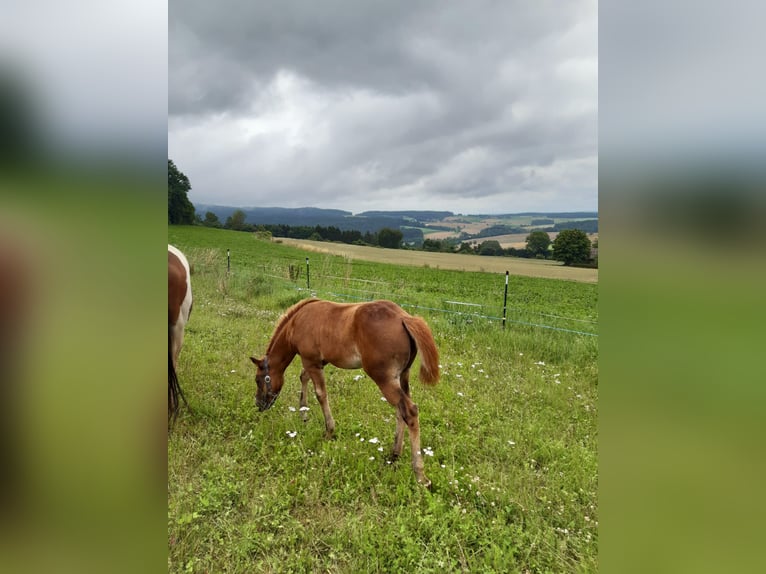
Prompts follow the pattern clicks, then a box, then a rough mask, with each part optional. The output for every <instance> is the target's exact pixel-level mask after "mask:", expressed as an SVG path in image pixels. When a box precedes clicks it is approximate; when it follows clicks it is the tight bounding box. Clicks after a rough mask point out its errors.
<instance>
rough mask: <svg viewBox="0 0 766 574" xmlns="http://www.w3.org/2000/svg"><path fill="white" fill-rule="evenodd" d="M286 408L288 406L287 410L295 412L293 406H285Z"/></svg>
mask: <svg viewBox="0 0 766 574" xmlns="http://www.w3.org/2000/svg"><path fill="white" fill-rule="evenodd" d="M287 408H288V410H289V411H290V412H291V413H294V412H295V407H287Z"/></svg>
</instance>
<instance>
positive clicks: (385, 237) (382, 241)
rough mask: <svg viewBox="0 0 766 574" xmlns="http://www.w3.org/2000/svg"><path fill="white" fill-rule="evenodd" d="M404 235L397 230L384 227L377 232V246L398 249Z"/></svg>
mask: <svg viewBox="0 0 766 574" xmlns="http://www.w3.org/2000/svg"><path fill="white" fill-rule="evenodd" d="M403 238H404V234H403V233H402V232H401V231H399V230H398V229H391V228H389V227H384V228H383V229H381V230H380V231H378V245H380V246H381V247H388V248H389V249H399V247H401V245H402V239H403Z"/></svg>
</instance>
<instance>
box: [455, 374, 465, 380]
mask: <svg viewBox="0 0 766 574" xmlns="http://www.w3.org/2000/svg"><path fill="white" fill-rule="evenodd" d="M455 376H456V377H457V378H458V379H462V378H463V375H455Z"/></svg>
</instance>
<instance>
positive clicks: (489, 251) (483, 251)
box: [479, 239, 504, 255]
mask: <svg viewBox="0 0 766 574" xmlns="http://www.w3.org/2000/svg"><path fill="white" fill-rule="evenodd" d="M503 253H504V252H503V248H502V247H501V245H500V242H499V241H498V240H497V239H490V240H488V241H482V242H481V243H480V244H479V255H503Z"/></svg>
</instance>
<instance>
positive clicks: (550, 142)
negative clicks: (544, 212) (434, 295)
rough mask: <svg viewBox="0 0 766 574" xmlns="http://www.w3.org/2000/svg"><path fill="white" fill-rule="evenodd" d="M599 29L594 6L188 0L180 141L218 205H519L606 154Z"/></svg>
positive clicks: (176, 117) (176, 93)
mask: <svg viewBox="0 0 766 574" xmlns="http://www.w3.org/2000/svg"><path fill="white" fill-rule="evenodd" d="M596 26H597V21H596V12H595V3H594V2H576V3H565V4H561V5H559V4H555V5H554V4H550V5H547V4H544V3H532V4H530V3H526V2H491V1H487V2H471V3H462V2H461V3H449V4H439V5H437V4H435V3H433V2H380V3H367V2H343V1H340V0H337V1H334V2H322V3H317V2H295V1H290V2H281V3H265V2H226V3H211V2H202V1H201V0H195V1H191V2H187V1H180V0H172V1H171V3H170V10H169V31H170V37H169V40H170V48H169V78H170V81H169V101H168V113H169V132H168V142H169V152H170V155H171V157H173V158H174V160H176V163H177V164H178V165H179V167H180V168H181V169H182V170H183V171H184V172H185V173H187V175H189V177H190V178H191V181H192V186H193V193H192V200H194V199H195V197H196V198H197V200H199V201H203V202H205V203H214V202H215V203H237V204H240V205H246V204H249V203H250V204H253V203H261V204H265V203H264V202H267V203H271V204H273V205H277V204H279V205H288V204H289V205H305V204H313V203H314V202H316V201H320V200H323V201H325V200H326V201H330V202H335V205H334V206H341V207H342V206H344V205H345V206H346V207H347V208H349V209H355V208H356V206H361V207H362V208H364V206H365V205H366V203H367V202H369V201H372V200H375V201H378V199H377V198H380V199H379V201H380V202H384V201H385V198H386V197H388V198H391V197H394V196H397V194H404V195H403V196H404V198H405V199H406V200H407V201H409V202H411V203H412V204H424V203H426V202H430V204H431V205H432V206H433V204H434V203H438V201H439V198H445V200H446V198H461V197H462V198H467V199H470V198H482V197H493V196H498V197H501V198H504V199H503V201H505V202H506V203H507V204H508V208H507V209H512V206H511V204H512V203H513V199H512V198H513V197H514V195H513V194H514V193H517V192H519V191H523V190H524V189H526V190H534V189H537V187H536V186H540V185H542V183H541V182H542V181H543V180H542V178H541V177H540V176H539V172H535V168H543V169H546V168H547V167H549V166H552V165H554V164H556V165H560V166H569V165H572V164H571V160H573V159H581V158H584V157H590V158H592V159H595V156H596V138H597V126H596V114H597V107H598V103H597V86H596V83H597V63H596V55H597V39H596V34H597V28H596ZM200 140H203V141H200ZM592 165H593V166H594V167H593V172H592V174H591V177H590V182H589V187H590V199H589V200H588V201H589V207H588V208H589V209H593V208H595V207H596V187H597V186H596V170H595V161H594V162H592ZM534 173H538V175H537V176H534V175H532V174H534ZM581 176H582V174H578V175H577V177H578V178H581ZM573 177H574V174H573ZM557 185H558V186H559V187H558V189H557V190H556V193H557V194H558V197H559V204H560V208H561V209H569V208H570V207H574V206H573V205H570V204H569V203H567V202H568V199H567V190H568V187H569V184H568V183H567V180H566V178H562V179H561V180H560V181H558V182H557ZM581 185H582V182H581V181H578V186H581ZM578 193H579V192H578ZM216 198H217V199H216ZM456 201H457V200H456ZM577 201H580V202H582V200H581V199H578V200H577ZM394 207H395V206H394ZM398 207H401V205H399V206H398ZM525 207H529V206H525ZM577 207H578V208H579V207H582V206H581V205H578V206H577Z"/></svg>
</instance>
